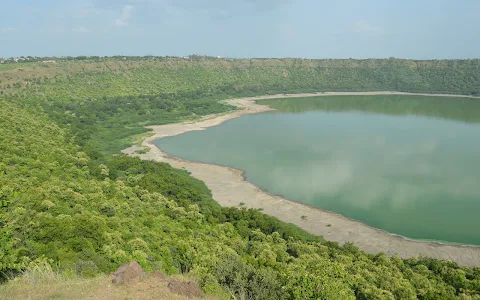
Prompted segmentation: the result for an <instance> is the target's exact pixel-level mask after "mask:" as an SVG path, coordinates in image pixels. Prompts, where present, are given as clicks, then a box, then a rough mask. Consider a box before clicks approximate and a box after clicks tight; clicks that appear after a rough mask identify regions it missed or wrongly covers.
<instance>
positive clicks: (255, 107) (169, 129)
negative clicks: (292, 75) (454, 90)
mask: <svg viewBox="0 0 480 300" xmlns="http://www.w3.org/2000/svg"><path fill="white" fill-rule="evenodd" d="M381 94H383V95H387V94H388V95H408V94H409V93H398V92H358V93H312V94H294V95H270V96H262V97H251V98H242V99H230V100H226V102H227V103H229V104H232V105H235V106H237V107H239V108H242V110H238V111H234V112H232V113H227V114H223V115H216V116H206V117H204V118H203V119H201V120H199V121H196V122H185V123H177V124H168V125H161V126H150V127H149V128H152V129H153V132H154V135H152V136H150V137H148V138H146V139H145V140H144V141H143V143H142V145H141V147H138V146H132V147H130V148H127V149H125V150H123V152H124V153H126V154H129V155H135V156H139V157H140V158H142V159H148V160H155V161H161V162H167V163H169V164H171V165H172V166H173V167H175V168H184V169H186V170H188V171H190V172H191V174H192V176H194V177H195V178H198V179H200V180H202V181H204V182H205V184H206V185H207V186H208V188H209V189H211V190H212V194H213V198H214V199H215V200H216V201H217V202H218V203H220V204H221V205H222V206H227V207H229V206H238V205H239V204H240V203H241V202H243V203H245V206H246V207H249V208H262V209H263V212H264V213H266V214H268V215H271V216H275V217H277V218H278V219H280V220H282V221H285V222H289V223H293V224H296V225H298V226H299V227H301V228H303V229H305V230H307V231H309V232H311V233H313V234H316V235H321V236H323V237H324V238H325V239H327V240H330V241H335V242H339V243H340V244H343V243H345V242H352V243H353V244H355V245H356V246H358V247H359V248H360V249H362V250H364V251H366V252H368V253H378V252H384V253H386V254H389V255H393V254H395V255H398V256H400V257H402V258H407V257H414V256H419V255H421V256H428V257H433V258H438V259H447V260H452V261H455V262H457V263H458V264H460V265H467V266H471V267H472V266H480V247H477V246H467V245H465V246H462V245H445V244H440V243H434V242H418V241H411V240H407V239H405V238H403V237H400V236H395V235H391V234H389V233H387V232H384V231H381V230H378V229H376V228H373V227H370V226H368V225H366V224H363V223H361V222H358V221H355V220H351V219H349V218H346V217H343V216H341V215H339V214H336V213H332V212H328V211H324V210H321V209H318V208H314V207H311V206H308V205H303V204H300V203H296V202H294V201H290V200H287V199H284V198H282V197H278V196H273V195H271V194H269V193H267V192H265V191H262V190H261V189H259V188H258V187H257V186H255V185H254V184H252V183H250V182H248V181H246V180H245V179H244V177H243V174H242V172H240V171H239V170H236V169H232V168H227V167H222V166H217V165H210V164H204V163H198V162H190V161H186V160H182V159H178V158H174V157H169V156H168V155H167V154H166V153H165V152H163V151H162V150H161V149H159V148H158V147H156V146H155V145H154V144H153V143H152V142H153V141H154V140H156V139H159V138H163V137H167V136H174V135H179V134H182V133H185V132H188V131H194V130H205V129H206V128H208V127H212V126H217V125H220V124H222V123H223V122H225V121H227V120H230V119H233V118H238V117H240V116H242V115H245V114H254V113H260V112H265V111H269V110H273V109H272V108H270V107H268V106H264V105H259V104H256V103H255V101H256V100H261V99H279V98H293V97H312V96H322V95H325V96H328V95H381ZM410 95H425V96H449V97H452V96H454V95H430V94H410ZM460 97H466V96H460ZM143 147H150V151H149V152H148V153H145V154H137V153H135V150H139V149H142V148H143ZM303 216H306V218H304V217H303Z"/></svg>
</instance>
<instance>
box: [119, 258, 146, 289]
mask: <svg viewBox="0 0 480 300" xmlns="http://www.w3.org/2000/svg"><path fill="white" fill-rule="evenodd" d="M142 274H143V270H142V267H141V266H140V265H139V264H138V263H137V262H136V261H131V262H129V263H128V264H124V265H121V266H120V267H119V268H118V270H117V271H116V272H115V273H113V280H112V283H114V284H117V285H118V284H132V283H135V282H137V281H138V280H139V279H140V277H141V276H142Z"/></svg>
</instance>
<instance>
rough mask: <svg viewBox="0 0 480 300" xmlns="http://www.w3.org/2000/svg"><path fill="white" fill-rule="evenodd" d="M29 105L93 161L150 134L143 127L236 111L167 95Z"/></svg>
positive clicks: (226, 107) (217, 103)
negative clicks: (58, 126)
mask: <svg viewBox="0 0 480 300" xmlns="http://www.w3.org/2000/svg"><path fill="white" fill-rule="evenodd" d="M30 103H31V105H40V106H41V107H42V109H43V110H44V111H45V112H46V113H47V114H48V115H49V116H50V117H51V118H52V119H53V120H55V122H57V124H61V125H63V126H67V127H68V128H69V129H70V133H71V134H72V135H73V136H74V137H75V139H74V142H75V144H77V145H80V146H82V147H83V149H84V150H85V151H86V152H87V153H88V154H89V155H90V156H91V157H94V158H98V157H99V156H102V155H111V154H114V153H118V152H119V151H120V150H122V149H125V148H126V147H128V146H130V145H131V144H132V136H135V135H138V134H142V133H145V132H147V129H146V128H145V127H144V126H148V125H162V124H167V123H174V122H180V121H182V120H185V119H195V118H196V117H199V116H203V115H208V114H214V113H220V112H224V111H227V110H233V109H235V107H233V106H229V105H224V104H220V103H219V102H217V101H212V99H208V100H206V99H196V98H195V97H190V98H188V97H187V96H185V97H183V95H178V96H177V97H173V96H172V95H165V94H163V95H155V96H138V97H133V96H129V97H115V98H106V97H102V98H100V99H97V100H91V99H85V100H81V101H78V100H68V101H64V102H63V101H53V100H52V101H45V100H38V101H34V102H30ZM94 149H95V150H94ZM91 151H97V153H93V152H91Z"/></svg>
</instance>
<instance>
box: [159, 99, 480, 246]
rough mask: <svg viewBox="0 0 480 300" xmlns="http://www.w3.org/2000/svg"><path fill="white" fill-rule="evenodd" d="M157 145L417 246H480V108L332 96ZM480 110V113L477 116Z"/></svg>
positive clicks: (285, 102) (287, 104)
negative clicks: (416, 241) (413, 241)
mask: <svg viewBox="0 0 480 300" xmlns="http://www.w3.org/2000/svg"><path fill="white" fill-rule="evenodd" d="M262 102H265V103H268V104H270V105H272V106H276V107H277V108H279V111H275V112H268V113H262V114H256V115H245V116H243V117H241V118H238V119H233V120H230V121H227V122H225V123H224V124H222V125H220V126H216V127H211V128H208V129H207V130H205V131H194V132H188V133H185V134H182V135H179V136H174V137H168V138H163V139H160V140H157V141H155V144H156V145H158V146H159V147H160V148H162V149H163V150H165V151H166V152H167V153H169V154H171V155H174V156H178V157H181V158H184V159H187V160H192V161H202V162H206V163H215V164H220V165H224V166H230V167H234V168H237V169H241V170H244V171H245V172H246V177H247V179H248V180H249V181H251V182H253V183H254V184H256V185H258V186H259V187H260V188H262V189H264V190H267V191H269V192H271V193H273V194H279V195H282V196H284V197H286V198H288V199H291V200H294V201H297V202H301V203H305V204H309V205H312V206H315V207H319V208H322V209H326V210H329V211H334V212H337V213H340V214H342V215H344V216H347V217H349V218H353V219H355V220H359V221H361V222H364V223H366V224H369V225H371V226H374V227H376V228H380V229H382V230H385V231H388V232H390V233H393V234H399V235H402V236H405V237H408V238H412V239H422V240H437V241H447V242H455V243H466V244H480V232H479V230H478V229H479V228H480V218H479V216H478V215H479V212H480V176H479V172H480V124H479V123H477V122H479V121H480V107H479V106H478V105H479V103H480V101H478V100H477V99H474V100H472V99H453V98H442V99H441V98H436V97H435V98H433V97H419V96H328V97H316V98H309V99H282V100H268V101H262ZM475 109H476V110H475Z"/></svg>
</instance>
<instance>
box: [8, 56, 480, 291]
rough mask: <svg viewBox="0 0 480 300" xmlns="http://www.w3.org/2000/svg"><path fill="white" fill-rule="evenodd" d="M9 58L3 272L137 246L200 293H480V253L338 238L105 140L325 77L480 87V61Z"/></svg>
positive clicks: (88, 265)
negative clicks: (442, 252)
mask: <svg viewBox="0 0 480 300" xmlns="http://www.w3.org/2000/svg"><path fill="white" fill-rule="evenodd" d="M13 65H15V64H8V66H9V67H8V68H7V67H5V68H4V66H1V67H2V69H1V72H0V81H1V82H0V89H1V92H2V95H3V100H2V99H0V137H1V139H0V153H1V159H0V203H1V208H0V277H1V278H3V279H5V278H7V277H9V276H14V275H16V274H19V273H20V272H21V271H22V270H24V269H25V268H26V267H27V266H28V265H29V264H30V263H31V262H35V261H36V262H38V261H45V260H50V261H52V262H53V263H54V264H55V265H57V266H58V267H59V268H60V269H61V270H66V271H68V272H75V273H78V274H80V275H82V276H93V275H95V274H98V273H105V272H110V271H112V270H114V269H115V268H116V267H118V265H119V264H121V263H125V262H128V261H129V260H132V259H135V260H137V261H138V262H139V263H140V264H141V265H142V266H143V267H144V268H145V269H146V270H155V269H158V270H162V271H164V272H166V273H168V274H177V273H188V274H191V275H193V276H196V277H197V278H198V280H199V282H200V284H201V286H202V288H203V290H204V291H205V292H207V293H213V294H216V295H223V296H224V297H225V298H228V297H230V296H234V297H236V298H237V299H253V298H256V299H353V298H358V299H415V298H417V297H418V298H420V299H454V298H458V297H460V298H463V299H470V298H475V297H477V298H478V297H479V296H480V268H467V267H460V266H457V265H456V264H454V263H451V262H447V261H439V260H434V259H428V258H413V259H408V260H402V259H400V258H398V257H388V256H386V255H384V254H378V255H369V254H366V253H364V252H362V251H360V250H359V249H357V248H356V247H354V246H352V245H350V244H347V245H345V246H343V247H340V246H339V245H337V244H335V243H331V242H327V241H324V240H322V239H321V238H319V237H315V236H312V235H310V234H308V233H306V232H304V231H302V230H300V229H299V228H297V227H296V226H293V225H290V224H285V223H283V222H280V221H278V220H277V219H275V218H273V217H269V216H266V215H264V214H262V213H261V212H259V211H256V210H246V209H237V208H222V207H220V206H219V205H218V204H217V203H216V202H215V201H214V200H213V199H212V196H211V193H210V191H209V190H208V188H207V187H206V186H205V185H204V184H203V183H202V182H200V181H198V180H196V179H194V178H192V177H190V176H189V174H188V172H186V171H184V170H177V169H174V168H172V167H170V166H169V165H167V164H162V163H155V162H149V161H141V160H139V159H134V158H131V157H126V156H123V155H120V156H114V157H112V156H111V155H110V154H112V153H115V152H118V150H119V149H121V147H123V146H124V145H126V144H127V143H128V142H129V141H130V140H131V137H132V135H135V134H139V133H142V132H144V129H142V127H141V126H143V125H147V124H162V123H168V122H176V121H180V120H183V119H186V118H195V117H198V116H200V115H205V114H210V113H217V112H221V111H226V110H230V109H232V108H231V107H229V106H225V105H221V104H218V103H217V102H216V101H214V100H215V99H219V98H220V97H226V96H234V95H240V94H259V93H266V92H283V91H288V92H292V91H307V90H322V89H325V90H327V89H329V90H330V89H342V90H343V89H345V90H372V89H381V90H386V89H394V90H397V89H398V90H408V91H427V92H434V91H442V92H449V93H466V94H471V93H477V92H478V87H479V85H478V84H477V83H478V80H479V77H478V74H479V72H478V68H479V61H478V60H467V61H438V62H412V61H404V60H378V61H376V60H365V61H354V60H352V61H350V60H342V61H329V60H325V61H309V60H235V61H227V60H214V59H207V58H194V59H193V58H192V59H190V60H185V59H178V58H168V59H167V58H162V59H152V58H145V59H138V60H126V61H122V60H118V59H110V60H106V61H99V60H82V61H81V62H72V61H66V62H59V63H57V64H56V65H43V64H41V63H22V65H21V66H22V67H21V69H22V70H19V69H15V68H11V67H10V66H13ZM411 70H414V71H411ZM409 72H415V74H417V77H414V78H413V79H412V78H411V75H412V74H411V73H409ZM423 76H424V77H423ZM379 78H383V79H384V81H379ZM407 79H408V80H407ZM394 85H395V86H394ZM437 89H438V90H437ZM209 96H212V97H210V100H207V97H209Z"/></svg>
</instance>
